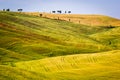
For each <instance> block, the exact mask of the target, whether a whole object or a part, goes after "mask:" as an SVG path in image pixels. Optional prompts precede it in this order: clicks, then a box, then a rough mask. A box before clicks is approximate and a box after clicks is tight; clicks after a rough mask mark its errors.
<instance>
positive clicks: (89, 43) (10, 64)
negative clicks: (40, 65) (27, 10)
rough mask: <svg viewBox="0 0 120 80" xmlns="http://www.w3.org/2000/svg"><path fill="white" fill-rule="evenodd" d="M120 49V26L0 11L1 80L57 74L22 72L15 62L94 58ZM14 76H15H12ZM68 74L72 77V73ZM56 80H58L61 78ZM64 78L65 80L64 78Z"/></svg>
mask: <svg viewBox="0 0 120 80" xmlns="http://www.w3.org/2000/svg"><path fill="white" fill-rule="evenodd" d="M118 21H119V20H118ZM119 49H120V27H119V26H117V27H116V26H114V27H106V26H94V27H91V26H86V25H80V24H75V23H71V22H67V21H62V20H53V19H46V18H41V17H37V16H29V15H25V14H20V13H15V12H0V71H1V72H2V73H0V76H1V77H0V79H1V80H16V79H17V78H19V79H18V80H22V79H24V80H44V79H48V80H49V79H50V75H51V76H54V74H47V73H39V74H38V73H37V72H34V71H33V72H32V71H29V70H23V69H18V68H17V67H16V65H15V63H19V62H20V61H31V60H38V59H43V58H48V57H55V56H64V55H74V54H88V55H90V54H91V53H98V52H99V53H100V52H104V51H112V50H119ZM118 53H119V51H118ZM101 54H102V53H101ZM78 56H79V55H78ZM117 56H119V55H117ZM114 59H115V58H114ZM117 59H118V58H117ZM48 60H49V59H48ZM56 60H57V59H56ZM117 62H119V61H117ZM32 65H33V64H32ZM97 66H98V65H97ZM7 70H8V71H7ZM117 70H119V69H117ZM6 71H7V73H6ZM14 72H15V73H14ZM98 72H99V71H98ZM10 73H11V74H12V75H13V76H12V75H11V76H10ZM65 73H67V74H68V72H65ZM65 73H61V74H55V75H56V76H62V74H63V75H65ZM113 73H114V72H113ZM116 73H117V72H116ZM118 73H119V71H118ZM71 74H72V73H71ZM8 75H9V76H8ZM47 75H48V76H47ZM69 75H70V73H69ZM107 75H108V74H107ZM111 75H112V73H111ZM24 76H26V77H24ZM70 76H71V75H70ZM64 77H66V79H65V80H67V79H69V78H67V77H68V75H67V76H64ZM73 77H75V76H73ZM96 77H97V76H96ZM108 77H109V76H108ZM79 78H80V77H78V78H77V79H78V80H79ZM117 78H119V76H118V77H117ZM117 78H116V79H117ZM53 79H57V77H56V78H53ZM58 79H59V78H58ZM60 79H61V80H62V78H60ZM86 79H87V78H86ZM101 79H102V78H101ZM87 80H89V79H87Z"/></svg>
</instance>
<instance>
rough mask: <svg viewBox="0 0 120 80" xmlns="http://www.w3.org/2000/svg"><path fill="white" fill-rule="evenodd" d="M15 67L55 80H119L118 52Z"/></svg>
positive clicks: (65, 57)
mask: <svg viewBox="0 0 120 80" xmlns="http://www.w3.org/2000/svg"><path fill="white" fill-rule="evenodd" d="M14 65H15V66H16V67H18V68H20V69H23V70H28V71H32V72H36V73H38V74H39V73H46V74H47V76H49V77H50V78H51V79H53V80H54V79H55V80H63V79H64V80H94V79H95V80H103V79H104V80H119V79H120V77H119V74H120V67H119V66H120V50H115V51H109V52H103V53H94V54H79V55H71V56H60V57H54V58H47V59H41V60H33V61H25V62H18V63H15V64H14Z"/></svg>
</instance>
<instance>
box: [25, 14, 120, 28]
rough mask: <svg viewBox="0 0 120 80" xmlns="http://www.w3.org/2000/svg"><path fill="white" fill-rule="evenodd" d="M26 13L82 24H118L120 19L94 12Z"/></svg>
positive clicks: (119, 24)
mask: <svg viewBox="0 0 120 80" xmlns="http://www.w3.org/2000/svg"><path fill="white" fill-rule="evenodd" d="M25 14H28V15H34V16H40V14H42V16H43V17H47V18H51V19H60V20H65V21H70V22H74V23H77V24H83V25H88V26H110V25H113V26H120V20H118V19H116V18H113V17H109V16H106V15H99V14H98V15H95V14H89V15H88V14H52V13H40V12H25Z"/></svg>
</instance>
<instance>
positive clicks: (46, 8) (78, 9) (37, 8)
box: [0, 0, 120, 19]
mask: <svg viewBox="0 0 120 80" xmlns="http://www.w3.org/2000/svg"><path fill="white" fill-rule="evenodd" d="M7 8H10V9H11V10H12V11H17V9H19V8H22V9H23V11H32V12H50V11H54V10H62V11H72V13H73V14H101V15H107V16H111V17H115V18H118V19H120V0H0V10H2V9H7Z"/></svg>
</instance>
